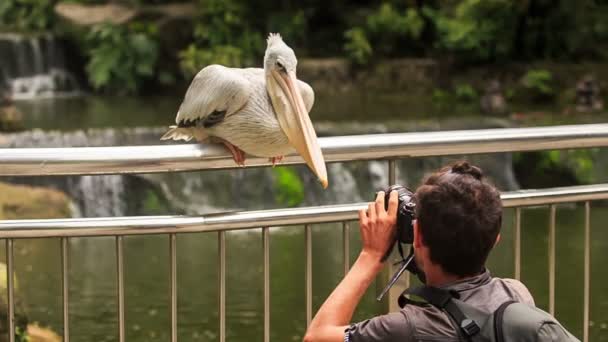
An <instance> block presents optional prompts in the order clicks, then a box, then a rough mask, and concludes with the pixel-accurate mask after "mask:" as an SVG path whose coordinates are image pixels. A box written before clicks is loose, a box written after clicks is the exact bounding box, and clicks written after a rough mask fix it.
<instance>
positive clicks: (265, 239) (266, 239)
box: [262, 227, 270, 342]
mask: <svg viewBox="0 0 608 342" xmlns="http://www.w3.org/2000/svg"><path fill="white" fill-rule="evenodd" d="M269 235H270V231H269V228H268V227H264V228H262V249H263V250H264V342H270V236H269Z"/></svg>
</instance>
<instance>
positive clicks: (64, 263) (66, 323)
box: [61, 237, 70, 342]
mask: <svg viewBox="0 0 608 342" xmlns="http://www.w3.org/2000/svg"><path fill="white" fill-rule="evenodd" d="M68 242H69V240H68V238H65V237H63V238H61V288H62V291H63V341H64V342H69V341H70V312H69V305H68V303H69V292H68V290H69V273H68V266H69V244H68Z"/></svg>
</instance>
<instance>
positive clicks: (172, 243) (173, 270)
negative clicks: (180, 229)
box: [169, 234, 177, 342]
mask: <svg viewBox="0 0 608 342" xmlns="http://www.w3.org/2000/svg"><path fill="white" fill-rule="evenodd" d="M176 240H177V239H176V235H175V234H169V254H170V258H171V265H170V267H169V273H170V277H171V289H170V291H171V342H177V250H176V244H177V241H176Z"/></svg>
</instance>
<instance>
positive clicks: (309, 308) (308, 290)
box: [304, 224, 312, 326]
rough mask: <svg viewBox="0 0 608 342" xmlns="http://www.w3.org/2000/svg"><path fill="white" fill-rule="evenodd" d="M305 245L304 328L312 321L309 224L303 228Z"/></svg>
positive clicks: (310, 230) (310, 238)
mask: <svg viewBox="0 0 608 342" xmlns="http://www.w3.org/2000/svg"><path fill="white" fill-rule="evenodd" d="M304 234H305V239H304V240H305V241H304V243H305V245H306V250H305V254H306V326H308V325H310V321H312V229H311V227H310V225H309V224H307V225H306V226H305V227H304Z"/></svg>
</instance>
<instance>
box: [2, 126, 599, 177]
mask: <svg viewBox="0 0 608 342" xmlns="http://www.w3.org/2000/svg"><path fill="white" fill-rule="evenodd" d="M319 140H320V141H319V144H320V146H321V148H322V150H323V154H324V156H325V160H326V161H327V162H340V161H352V160H372V159H391V158H400V157H422V156H442V155H454V154H474V153H494V152H514V151H533V150H548V149H565V148H585V147H600V146H608V124H590V125H571V126H550V127H534V128H501V129H482V130H461V131H440V132H421V133H392V134H370V135H357V136H341V137H325V138H320V139H319ZM302 162H303V161H302V159H301V158H300V157H299V156H297V155H289V156H286V157H285V159H283V161H282V163H283V164H299V163H302ZM264 165H269V162H268V160H266V159H265V158H259V157H249V158H248V159H247V166H264ZM231 168H238V166H236V165H235V163H234V161H233V160H232V158H231V157H230V155H229V154H228V153H227V151H226V150H225V149H224V148H223V147H221V146H218V145H206V144H203V145H201V144H181V145H157V146H120V147H76V148H69V147H64V148H4V149H0V176H46V175H76V174H78V175H96V174H127V173H152V172H175V171H194V170H205V169H231Z"/></svg>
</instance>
